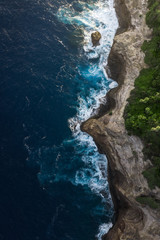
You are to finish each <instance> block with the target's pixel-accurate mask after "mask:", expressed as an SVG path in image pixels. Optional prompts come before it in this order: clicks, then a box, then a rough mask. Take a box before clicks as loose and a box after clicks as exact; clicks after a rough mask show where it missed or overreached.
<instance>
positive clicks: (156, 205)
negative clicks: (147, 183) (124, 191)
mask: <svg viewBox="0 0 160 240" xmlns="http://www.w3.org/2000/svg"><path fill="white" fill-rule="evenodd" d="M136 200H137V202H139V203H141V204H144V205H148V206H150V207H151V208H153V209H158V208H160V204H159V202H157V201H156V200H155V199H154V198H152V197H144V196H143V197H142V196H141V197H137V198H136Z"/></svg>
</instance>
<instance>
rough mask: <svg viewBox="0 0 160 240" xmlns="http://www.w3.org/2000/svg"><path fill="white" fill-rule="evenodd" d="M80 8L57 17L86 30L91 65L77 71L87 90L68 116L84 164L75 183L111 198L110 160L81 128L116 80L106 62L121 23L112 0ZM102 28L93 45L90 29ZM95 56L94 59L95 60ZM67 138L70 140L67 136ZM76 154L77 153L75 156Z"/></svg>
mask: <svg viewBox="0 0 160 240" xmlns="http://www.w3.org/2000/svg"><path fill="white" fill-rule="evenodd" d="M77 8H80V9H81V11H78V10H77ZM77 8H75V7H74V6H73V4H66V5H63V6H61V7H60V8H59V11H58V13H57V17H58V19H59V20H60V21H62V22H64V23H65V24H72V25H76V26H77V27H79V28H81V29H82V30H83V34H84V46H83V50H84V54H85V55H86V57H87V59H88V65H87V66H85V67H84V66H82V65H79V66H77V67H78V73H79V74H80V75H81V76H83V77H84V78H85V79H86V82H87V86H86V87H87V88H88V89H89V90H88V91H87V95H86V93H85V92H84V91H83V89H84V84H82V86H83V89H82V91H80V92H79V94H78V96H77V101H78V107H77V114H76V116H74V117H73V118H71V119H69V120H68V122H69V127H70V129H71V131H72V136H73V139H72V144H74V148H75V158H77V156H79V158H81V161H83V162H84V163H85V164H84V166H85V167H83V168H80V169H78V170H77V171H76V173H75V178H72V179H71V181H72V183H73V184H76V185H78V184H81V185H84V186H85V185H88V186H89V187H90V188H91V190H92V191H93V192H95V193H96V194H100V195H101V196H102V198H103V196H104V193H105V192H106V193H107V198H108V199H106V195H105V200H106V201H111V200H110V195H109V193H108V192H109V190H108V182H107V160H106V157H105V156H104V155H100V154H99V153H98V150H97V147H96V145H95V143H94V142H93V140H92V138H91V137H90V136H88V135H87V134H85V133H83V132H81V130H80V124H81V123H82V122H83V121H85V120H87V119H88V118H89V117H91V116H92V115H94V114H95V113H96V110H97V109H98V107H99V106H100V104H101V103H104V102H105V98H104V97H105V95H106V93H107V91H108V90H109V89H110V88H113V87H115V86H116V83H115V82H113V81H112V80H111V79H108V78H107V75H106V71H105V68H104V67H105V66H106V64H107V59H108V55H109V52H110V48H111V46H112V43H113V38H114V35H115V31H116V29H117V27H118V23H117V18H116V14H115V9H114V6H113V0H99V1H96V2H95V1H94V3H92V2H90V4H89V3H85V2H83V1H79V2H78V3H77ZM94 31H99V32H100V33H101V35H102V38H101V40H100V45H99V46H97V47H93V45H92V42H91V33H92V32H94ZM94 60H95V61H94ZM66 141H67V140H66ZM73 158H74V157H73ZM110 227H111V224H102V225H101V226H100V227H99V233H98V235H97V238H98V239H101V237H102V235H103V234H104V233H106V232H107V231H108V230H109V228H110Z"/></svg>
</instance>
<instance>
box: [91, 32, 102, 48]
mask: <svg viewBox="0 0 160 240" xmlns="http://www.w3.org/2000/svg"><path fill="white" fill-rule="evenodd" d="M91 39H92V43H93V46H97V45H99V40H100V39H101V34H100V32H98V31H96V32H93V33H92V34H91Z"/></svg>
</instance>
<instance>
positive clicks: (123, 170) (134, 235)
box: [81, 0, 160, 240]
mask: <svg viewBox="0 0 160 240" xmlns="http://www.w3.org/2000/svg"><path fill="white" fill-rule="evenodd" d="M147 6H148V1H147V0H143V1H142V0H136V1H135V0H134V1H133V0H131V1H128V0H120V1H119V0H115V8H116V12H117V16H118V19H119V25H120V27H119V29H118V30H117V34H116V36H115V39H114V43H113V46H112V49H111V52H110V55H109V59H108V66H107V71H108V73H109V75H110V77H112V78H113V79H114V80H116V81H117V82H118V84H119V85H118V87H117V88H114V89H112V90H110V91H109V93H108V94H107V104H106V113H105V114H104V115H103V116H100V117H95V118H93V117H92V118H90V119H89V120H87V121H85V122H84V123H83V124H82V126H81V128H82V130H83V131H85V132H87V133H89V134H90V135H91V136H92V137H93V139H94V141H95V143H96V144H97V146H98V149H99V151H100V152H101V153H104V154H106V156H107V158H108V179H109V184H110V191H111V194H112V198H113V202H114V206H115V211H116V216H115V217H116V219H115V223H114V225H113V227H112V228H111V229H110V230H109V232H108V233H107V234H106V235H104V237H103V239H104V240H122V239H123V240H129V239H130V240H144V239H145V240H159V239H160V221H159V220H160V209H159V208H157V206H158V205H157V204H158V202H159V201H160V189H159V188H158V187H156V188H154V189H151V188H150V187H149V185H148V182H147V180H146V178H145V177H144V176H143V174H142V173H143V172H144V171H145V170H146V169H147V168H148V167H149V166H150V164H151V162H150V160H145V159H144V154H143V147H144V146H143V143H142V141H141V140H140V138H139V137H137V136H132V135H128V132H127V130H126V128H125V121H124V118H123V116H124V109H125V107H126V105H127V99H128V97H129V96H130V92H131V90H132V89H134V82H135V79H136V78H137V77H138V76H139V73H140V71H141V70H142V69H143V68H146V67H147V65H146V63H145V62H144V53H143V51H141V46H142V44H143V42H144V41H145V40H150V38H151V34H152V31H151V30H150V29H149V27H148V26H147V25H146V21H145V16H146V13H147V11H148V9H147Z"/></svg>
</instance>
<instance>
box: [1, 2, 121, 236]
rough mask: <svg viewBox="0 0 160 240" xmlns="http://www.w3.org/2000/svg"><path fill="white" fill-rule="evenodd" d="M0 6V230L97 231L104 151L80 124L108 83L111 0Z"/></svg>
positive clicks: (109, 212)
mask: <svg viewBox="0 0 160 240" xmlns="http://www.w3.org/2000/svg"><path fill="white" fill-rule="evenodd" d="M0 13H1V21H0V39H1V45H0V52H1V54H0V63H1V65H0V66H1V67H0V84H1V86H0V109H1V117H0V132H1V143H0V146H1V158H0V239H3V240H11V239H12V240H13V239H14V240H27V239H28V240H32V239H35V240H38V239H42V240H45V239H46V240H50V239H51V240H86V239H87V240H91V239H96V238H98V239H100V237H101V235H103V234H104V233H106V231H107V230H108V229H109V227H111V221H112V218H113V213H114V210H113V204H112V201H111V197H110V194H109V189H108V182H107V159H106V157H105V156H104V155H100V154H99V153H98V151H97V147H96V145H95V144H94V142H93V140H92V138H91V137H90V136H88V135H87V134H85V133H82V132H81V131H80V124H81V122H82V121H84V120H86V119H88V118H89V117H90V116H92V115H94V114H96V110H97V108H98V107H99V106H100V104H105V95H106V92H107V91H108V90H109V89H110V88H112V87H113V86H115V83H114V82H113V81H112V80H111V79H108V78H107V76H106V73H105V70H104V67H105V66H106V64H107V57H108V54H109V51H110V48H111V45H112V42H113V37H114V34H115V31H116V28H117V19H116V16H115V11H114V8H113V1H112V0H97V1H96V0H88V1H78V0H75V1H73V0H59V1H55V0H43V1H42V0H21V1H20V0H19V1H18V0H17V1H15V0H13V1H9V0H5V1H0ZM96 30H98V31H100V32H101V34H102V39H101V40H100V45H99V46H97V47H93V46H92V43H91V38H90V36H91V33H92V32H93V31H96Z"/></svg>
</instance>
